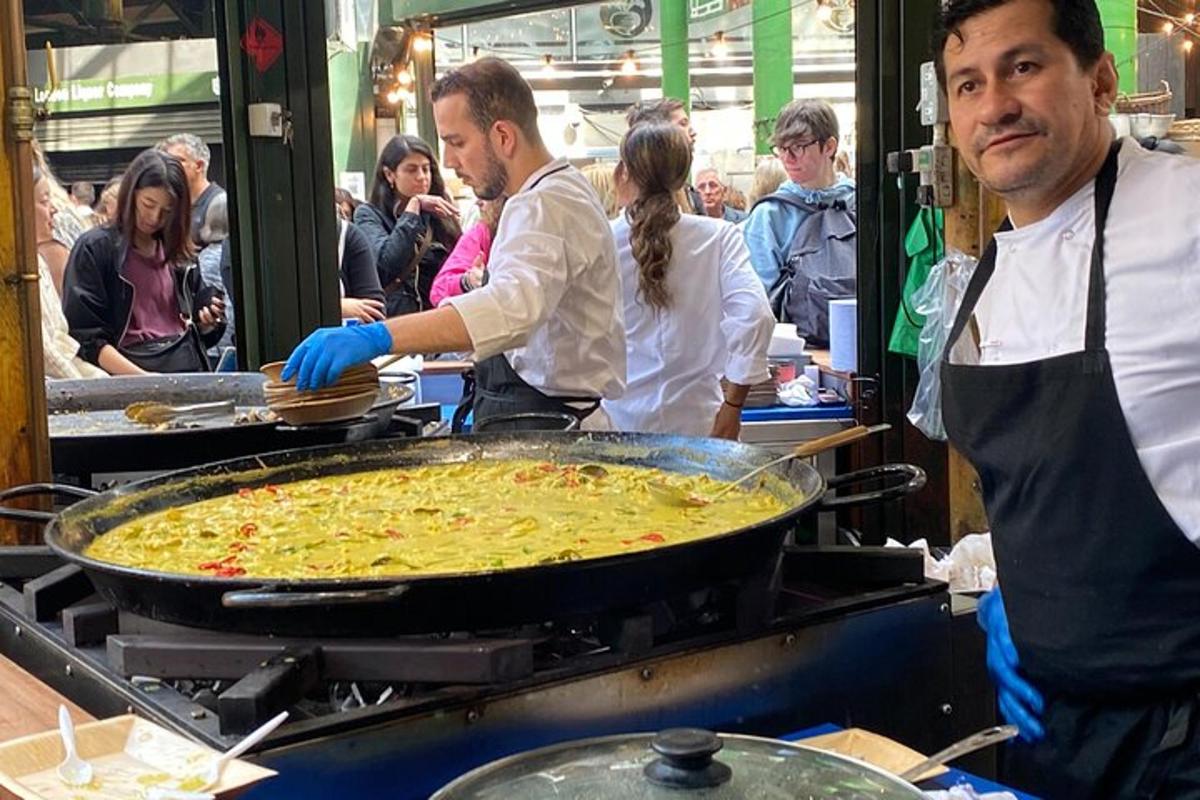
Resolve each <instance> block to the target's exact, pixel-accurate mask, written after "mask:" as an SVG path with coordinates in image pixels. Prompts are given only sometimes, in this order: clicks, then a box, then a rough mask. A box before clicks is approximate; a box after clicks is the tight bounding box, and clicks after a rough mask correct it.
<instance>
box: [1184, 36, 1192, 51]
mask: <svg viewBox="0 0 1200 800" xmlns="http://www.w3.org/2000/svg"><path fill="white" fill-rule="evenodd" d="M1192 47H1193V43H1192V40H1191V39H1184V40H1183V52H1185V53H1190V52H1192Z"/></svg>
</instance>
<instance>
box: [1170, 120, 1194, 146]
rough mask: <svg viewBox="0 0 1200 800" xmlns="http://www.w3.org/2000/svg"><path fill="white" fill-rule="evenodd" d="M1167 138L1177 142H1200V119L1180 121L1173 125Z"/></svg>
mask: <svg viewBox="0 0 1200 800" xmlns="http://www.w3.org/2000/svg"><path fill="white" fill-rule="evenodd" d="M1167 138H1169V139H1173V140H1174V141H1177V142H1200V119H1180V120H1176V121H1175V122H1173V123H1171V130H1170V132H1169V133H1168V134H1167Z"/></svg>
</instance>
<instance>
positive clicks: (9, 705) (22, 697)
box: [0, 656, 95, 742]
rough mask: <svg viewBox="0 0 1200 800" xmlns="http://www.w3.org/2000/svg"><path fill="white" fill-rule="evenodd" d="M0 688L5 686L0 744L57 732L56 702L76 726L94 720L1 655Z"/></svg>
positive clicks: (1, 707) (1, 709) (1, 705)
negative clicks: (64, 709)
mask: <svg viewBox="0 0 1200 800" xmlns="http://www.w3.org/2000/svg"><path fill="white" fill-rule="evenodd" d="M0 686H2V687H4V701H3V702H0V742H6V741H8V740H9V739H16V738H18V737H21V736H28V735H29V734H31V733H41V732H43V731H49V730H55V729H57V728H58V706H59V703H63V704H65V705H66V706H67V708H68V709H70V711H71V719H73V720H74V721H75V724H76V725H78V724H80V723H82V722H91V721H92V720H93V719H95V717H93V716H92V715H91V714H89V713H87V712H86V711H84V710H83V709H81V708H80V707H79V706H77V705H75V704H74V703H72V702H71V701H70V700H67V699H66V698H65V697H63V696H62V695H60V694H59V693H58V692H56V691H54V690H53V689H51V688H50V687H49V686H47V685H46V684H44V683H42V682H41V681H39V680H38V679H37V678H35V677H33V676H32V675H30V674H29V673H28V672H26V671H25V670H23V669H21V668H20V667H19V666H17V665H16V664H14V663H13V662H11V661H9V660H8V659H7V658H5V657H4V656H0Z"/></svg>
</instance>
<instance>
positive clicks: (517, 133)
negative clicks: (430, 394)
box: [283, 58, 625, 429]
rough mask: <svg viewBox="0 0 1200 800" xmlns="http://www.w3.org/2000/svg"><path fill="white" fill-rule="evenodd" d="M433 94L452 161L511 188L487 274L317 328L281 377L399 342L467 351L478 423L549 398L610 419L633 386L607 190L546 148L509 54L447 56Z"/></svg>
mask: <svg viewBox="0 0 1200 800" xmlns="http://www.w3.org/2000/svg"><path fill="white" fill-rule="evenodd" d="M431 96H432V98H433V111H434V118H435V120H436V121H437V126H438V135H439V137H440V138H441V139H442V142H443V162H444V164H445V166H447V167H450V168H451V169H454V170H456V171H457V172H458V175H459V177H460V178H462V180H463V181H465V182H466V183H467V184H468V185H470V186H471V187H472V188H473V189H474V190H475V194H476V196H477V197H479V198H480V199H482V200H492V199H495V198H497V197H499V196H501V195H507V196H508V201H507V203H506V205H505V208H504V214H503V215H502V216H501V219H500V224H499V227H498V228H497V231H496V237H495V241H494V242H493V244H492V251H491V256H490V258H489V260H488V282H487V284H486V285H485V286H483V287H481V288H479V289H477V290H475V291H473V292H470V293H468V294H464V295H460V296H458V297H453V298H451V299H450V300H449V301H448V302H447V303H446V304H444V305H443V306H441V307H440V308H437V309H434V310H431V311H425V312H421V313H419V314H409V315H406V316H402V317H395V318H392V319H389V320H386V321H384V322H377V323H373V324H370V325H357V326H354V327H349V328H324V329H321V330H318V331H317V332H315V333H314V334H312V335H311V336H309V338H308V339H306V340H305V341H304V342H303V343H301V345H300V346H299V347H298V348H297V349H296V351H295V352H293V353H292V356H291V358H289V359H288V363H287V366H286V367H285V369H284V373H283V377H284V379H285V380H287V379H289V378H290V377H291V376H293V375H295V376H296V377H297V385H298V386H299V387H300V388H301V389H305V388H319V387H320V386H324V385H327V384H329V383H333V382H334V381H336V380H337V378H338V376H339V375H340V374H341V373H342V371H343V370H345V369H346V368H347V367H349V366H351V365H353V364H357V363H362V362H364V361H368V360H370V359H372V358H375V357H378V356H381V355H385V354H387V353H390V352H403V353H431V352H455V351H470V352H471V354H472V358H473V360H474V361H475V364H476V367H475V377H476V380H475V394H474V413H475V421H476V424H479V423H480V422H482V421H483V420H485V419H489V418H499V417H509V416H511V415H514V414H528V413H531V412H533V413H539V412H541V413H550V414H557V415H570V416H574V417H577V418H578V419H579V420H580V421H581V423H582V426H583V427H584V428H588V429H603V428H607V427H609V424H608V419H607V417H606V416H605V414H604V412H603V411H602V410H601V409H600V401H601V399H603V398H615V397H617V396H619V395H620V394H621V392H622V390H623V389H624V385H625V330H624V325H623V322H622V320H621V310H620V303H619V284H618V278H617V272H616V254H615V252H614V248H613V242H612V237H611V236H610V235H609V230H608V220H607V218H606V217H605V215H604V210H603V209H602V208H601V207H600V201H599V198H597V197H596V193H595V191H594V190H593V189H592V188H591V184H589V183H588V182H587V179H586V178H584V177H583V175H582V174H580V172H579V171H578V170H577V169H575V168H574V167H572V166H571V165H570V164H568V163H567V162H566V160H564V159H555V158H553V157H552V156H551V155H550V152H549V151H548V150H547V149H546V146H545V144H543V142H542V139H541V136H540V135H539V133H538V127H537V106H536V105H535V103H534V100H533V92H532V90H531V89H530V88H529V84H528V83H526V82H525V81H524V80H523V79H522V78H521V75H520V73H519V72H517V70H516V69H514V68H513V67H512V66H511V65H510V64H508V63H506V62H504V61H502V60H500V59H497V58H481V59H479V60H478V61H475V62H473V63H471V64H467V65H464V66H463V67H460V68H458V69H455V70H451V71H450V72H448V73H447V74H446V75H444V76H443V77H442V78H440V79H439V80H438V81H437V83H435V84H434V86H433V88H432V91H431ZM495 427H500V426H493V429H494V428H495ZM525 427H527V426H525Z"/></svg>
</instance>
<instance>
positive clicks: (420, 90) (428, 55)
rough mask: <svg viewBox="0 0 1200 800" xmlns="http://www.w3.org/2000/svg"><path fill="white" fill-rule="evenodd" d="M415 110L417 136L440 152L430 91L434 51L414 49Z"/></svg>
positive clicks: (432, 78) (433, 73) (432, 79)
mask: <svg viewBox="0 0 1200 800" xmlns="http://www.w3.org/2000/svg"><path fill="white" fill-rule="evenodd" d="M412 73H413V98H414V99H413V110H414V112H415V113H416V115H417V136H420V137H421V138H422V139H424V140H425V142H426V143H427V144H429V145H430V146H431V147H432V148H433V149H434V152H438V151H439V148H438V136H437V123H436V122H434V120H433V103H431V102H430V101H429V90H430V89H432V88H433V81H434V76H435V72H434V66H433V50H432V49H430V50H427V51H425V52H423V53H422V52H419V51H418V50H417V49H416V48H413V49H412Z"/></svg>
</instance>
